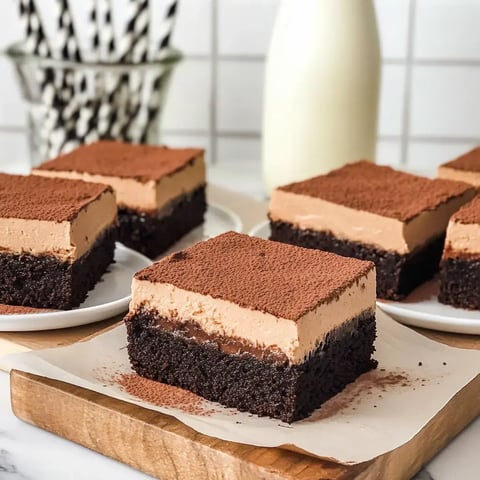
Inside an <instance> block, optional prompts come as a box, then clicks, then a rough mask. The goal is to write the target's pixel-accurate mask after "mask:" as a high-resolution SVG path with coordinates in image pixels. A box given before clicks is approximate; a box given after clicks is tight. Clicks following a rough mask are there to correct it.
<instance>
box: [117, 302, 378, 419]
mask: <svg viewBox="0 0 480 480" xmlns="http://www.w3.org/2000/svg"><path fill="white" fill-rule="evenodd" d="M162 320H163V321H167V322H168V319H162V318H159V317H158V316H156V315H155V313H153V312H150V311H145V310H138V311H136V312H134V313H133V314H129V315H128V316H127V317H126V318H125V323H126V326H127V334H128V353H129V357H130V362H131V364H132V367H133V369H134V370H135V371H136V372H137V373H138V374H139V375H141V376H143V377H147V378H150V379H153V380H157V381H160V382H163V383H167V384H170V385H175V386H177V387H181V388H185V389H187V390H190V391H192V392H194V393H196V394H198V395H201V396H203V397H204V398H207V399H209V400H212V401H217V402H220V403H221V404H223V405H226V406H228V407H232V408H236V409H238V410H241V411H247V412H251V413H255V414H258V415H260V416H270V417H273V418H278V419H280V420H283V421H285V422H289V423H290V422H293V421H296V420H301V419H302V418H305V417H307V416H308V415H309V414H311V413H312V412H313V411H314V410H315V409H316V408H318V407H319V406H320V405H321V404H322V403H324V402H325V401H326V400H328V399H329V398H331V397H333V396H334V395H336V394H337V393H339V392H340V391H341V390H343V388H345V386H346V385H347V384H349V383H351V382H353V381H354V380H355V379H356V378H357V377H358V376H359V375H361V374H362V373H365V372H367V371H369V370H371V369H373V368H375V367H376V362H375V360H373V359H372V354H373V352H374V346H373V344H374V341H375V336H376V328H375V315H374V313H372V312H364V314H362V315H360V316H358V317H357V318H355V319H353V320H351V321H350V322H348V323H347V324H345V325H343V326H341V327H340V328H338V329H337V330H336V331H334V332H331V333H330V334H329V335H328V336H327V337H326V339H325V341H324V342H323V343H322V344H321V345H320V346H319V347H318V348H317V350H315V351H314V352H313V353H312V355H311V356H310V357H309V358H308V359H307V360H306V361H305V362H304V363H303V364H300V365H293V366H291V365H288V364H287V363H286V362H284V363H272V362H269V361H264V360H259V359H257V358H256V357H255V356H253V355H251V354H249V353H243V354H240V355H237V354H229V353H225V352H222V350H221V349H220V347H219V345H218V344H217V343H215V342H213V341H210V342H207V343H203V344H202V343H197V342H196V341H195V340H193V339H191V338H187V337H184V336H182V335H181V334H179V333H178V332H176V333H171V332H167V331H164V330H161V329H159V328H158V326H157V325H158V322H159V321H160V322H161V321H162Z"/></svg>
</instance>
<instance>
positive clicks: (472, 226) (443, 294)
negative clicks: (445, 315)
mask: <svg viewBox="0 0 480 480" xmlns="http://www.w3.org/2000/svg"><path fill="white" fill-rule="evenodd" d="M438 298H439V300H440V301H441V302H442V303H446V304H448V305H452V306H454V307H459V308H467V309H470V310H480V197H478V196H477V197H475V198H474V199H473V200H472V201H471V202H470V203H467V205H465V206H464V207H462V208H461V209H460V210H459V211H458V212H457V213H456V214H455V215H453V216H452V218H451V219H450V222H449V224H448V229H447V237H446V241H445V249H444V251H443V257H442V262H441V266H440V293H439V297H438Z"/></svg>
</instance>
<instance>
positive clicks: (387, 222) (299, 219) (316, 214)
mask: <svg viewBox="0 0 480 480" xmlns="http://www.w3.org/2000/svg"><path fill="white" fill-rule="evenodd" d="M412 194H413V192H412ZM473 195H474V192H473V191H472V190H468V191H466V192H464V193H463V194H461V195H458V196H456V197H453V198H451V199H449V200H447V201H445V202H444V203H442V204H440V205H439V206H438V207H437V208H435V209H432V210H426V211H424V212H421V213H420V214H418V215H417V216H415V217H413V218H412V219H411V220H408V221H401V220H399V219H397V218H391V217H386V216H382V215H378V214H375V213H371V212H367V211H362V210H356V209H353V208H349V207H346V206H344V205H339V204H336V203H332V202H328V201H326V200H323V199H321V198H316V197H311V196H307V195H301V194H297V193H292V192H287V191H283V190H275V191H274V192H273V193H272V198H271V201H270V210H269V216H270V219H271V220H273V221H280V222H286V223H290V224H292V225H293V226H294V227H296V228H299V229H301V230H307V229H311V230H316V231H325V232H330V233H331V234H333V235H334V236H336V237H337V238H340V239H342V240H350V241H354V242H359V243H364V244H367V245H373V246H376V247H378V248H380V249H382V250H387V251H394V252H397V253H399V254H407V253H409V252H411V251H413V250H415V249H417V248H419V247H421V246H422V245H424V244H425V243H426V242H428V241H429V240H431V239H433V238H435V237H437V236H439V235H441V234H442V233H443V232H445V229H446V228H447V225H448V220H449V218H450V216H451V215H452V214H453V213H454V212H456V211H457V210H458V209H459V208H460V207H461V206H462V205H464V204H465V203H466V202H468V201H469V200H470V199H471V198H472V197H473Z"/></svg>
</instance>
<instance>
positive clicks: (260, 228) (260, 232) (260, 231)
mask: <svg viewBox="0 0 480 480" xmlns="http://www.w3.org/2000/svg"><path fill="white" fill-rule="evenodd" d="M248 234H249V235H250V236H251V237H258V238H263V239H264V240H268V239H269V238H270V223H269V222H268V220H265V221H264V222H262V223H259V224H258V225H255V226H254V227H253V228H252V229H251V230H250V232H249V233H248Z"/></svg>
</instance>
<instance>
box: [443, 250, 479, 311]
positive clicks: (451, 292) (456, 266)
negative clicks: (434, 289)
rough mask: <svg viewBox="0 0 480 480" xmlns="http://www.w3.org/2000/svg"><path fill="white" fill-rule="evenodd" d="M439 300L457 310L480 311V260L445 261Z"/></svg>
mask: <svg viewBox="0 0 480 480" xmlns="http://www.w3.org/2000/svg"><path fill="white" fill-rule="evenodd" d="M438 299H439V300H440V302H442V303H445V304H447V305H452V306H454V307H457V308H466V309H468V310H480V259H479V258H471V259H470V258H446V259H443V260H442V262H441V264H440V292H439V294H438Z"/></svg>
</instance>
